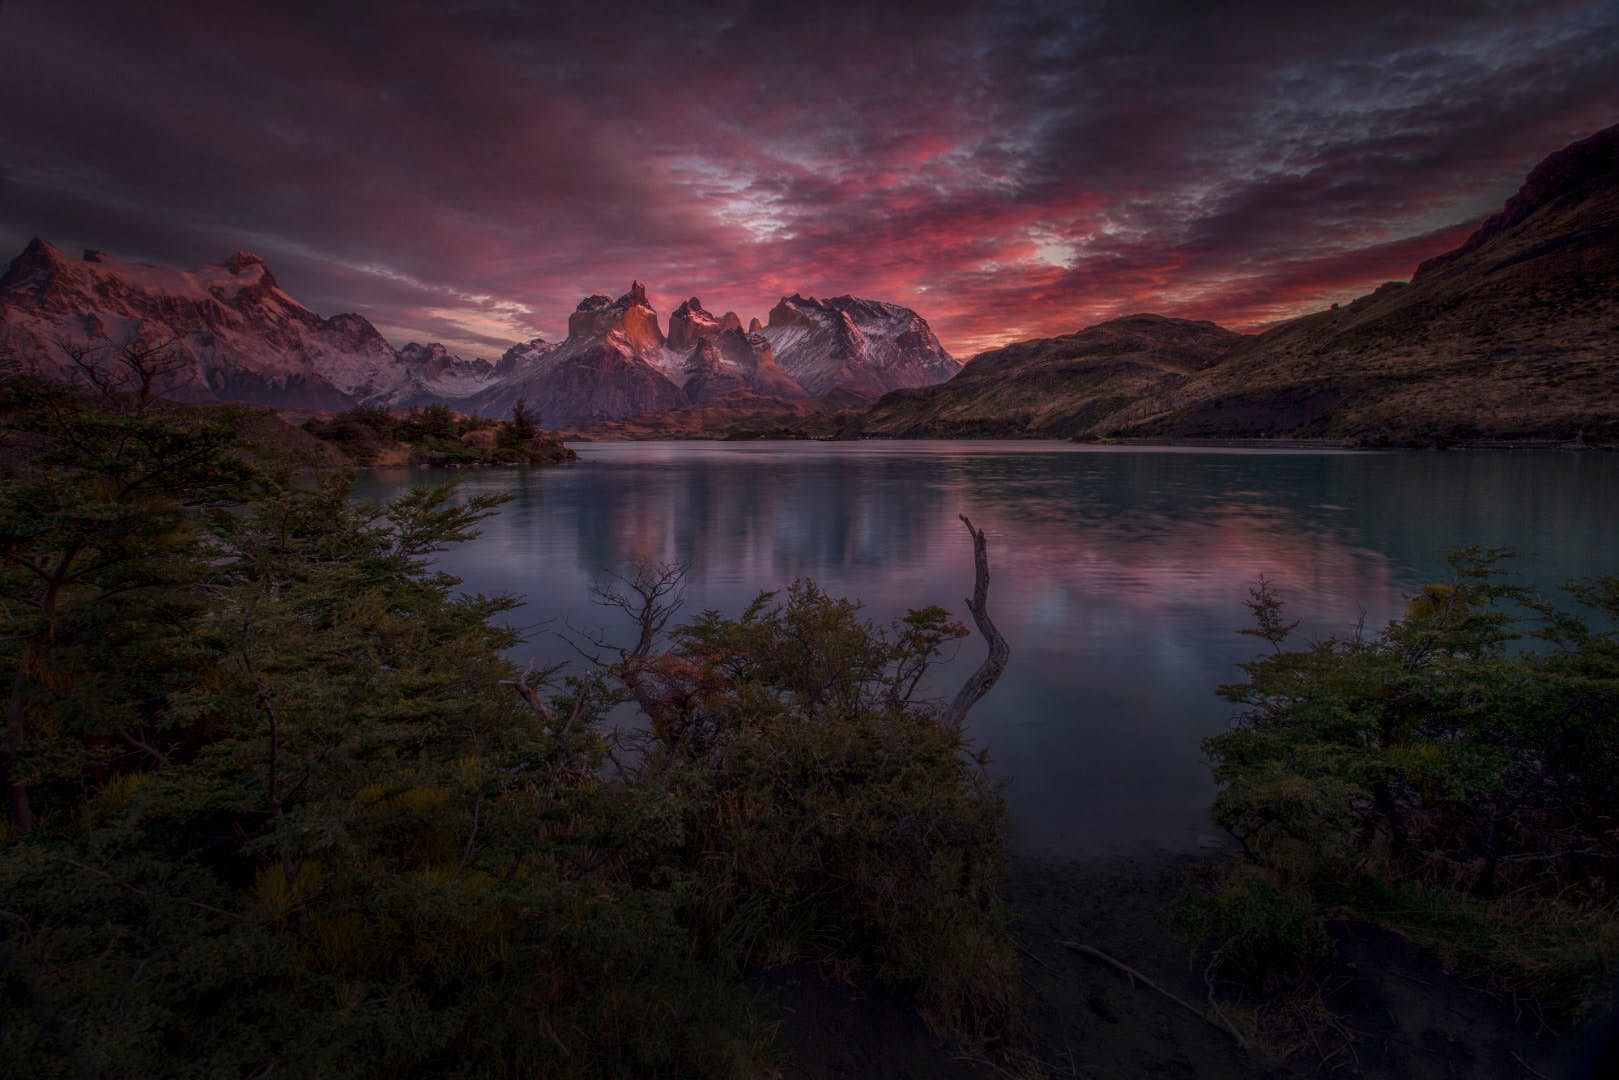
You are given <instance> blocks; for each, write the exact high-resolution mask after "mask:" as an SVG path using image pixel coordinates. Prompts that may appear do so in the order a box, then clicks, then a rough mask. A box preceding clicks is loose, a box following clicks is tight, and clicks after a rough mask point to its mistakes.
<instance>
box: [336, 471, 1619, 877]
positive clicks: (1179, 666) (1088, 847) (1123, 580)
mask: <svg viewBox="0 0 1619 1080" xmlns="http://www.w3.org/2000/svg"><path fill="white" fill-rule="evenodd" d="M580 449H581V454H582V461H581V462H580V464H578V465H576V466H572V467H568V468H562V469H554V470H537V471H485V472H474V473H467V474H462V477H461V478H462V484H463V487H464V489H465V490H466V491H468V492H482V491H504V492H509V493H511V494H512V495H514V496H515V499H514V501H513V503H512V504H511V505H509V506H508V507H507V508H506V509H505V511H504V512H503V513H502V514H501V515H500V516H499V517H498V518H496V519H494V520H492V521H491V522H490V523H489V524H488V526H487V528H486V529H485V533H484V535H483V537H481V538H480V539H479V540H478V541H477V542H475V543H474V544H472V545H469V546H467V547H465V548H463V549H461V550H458V551H454V552H451V553H449V554H447V555H446V556H445V558H444V563H445V566H446V568H447V569H449V570H450V571H451V572H453V573H455V574H457V575H459V576H461V577H463V578H464V579H465V580H466V584H467V587H468V588H471V589H477V590H480V591H485V592H511V593H518V594H521V595H523V596H525V597H526V598H527V599H528V602H529V604H528V607H527V608H526V609H525V610H524V612H523V613H522V617H521V620H520V621H522V622H523V623H524V624H525V625H535V626H536V630H535V633H534V635H533V637H532V640H531V644H530V649H529V651H530V652H531V653H532V654H533V655H536V656H539V657H541V658H546V659H551V658H555V659H562V658H565V657H566V655H567V653H566V650H565V648H564V647H563V646H561V645H560V643H559V642H557V641H556V639H555V638H554V636H553V635H551V634H549V633H548V632H546V630H545V628H544V627H543V626H541V625H539V623H540V621H541V620H548V619H549V620H557V621H558V622H560V621H562V620H568V621H571V622H573V623H575V624H584V625H590V626H598V625H601V624H602V622H603V621H604V615H603V613H602V612H601V611H600V609H598V608H595V607H594V606H593V605H592V604H591V603H590V601H589V595H588V594H589V586H590V584H591V583H592V582H595V581H599V580H601V579H602V578H603V577H604V576H605V575H607V574H609V573H612V572H615V571H621V570H623V569H624V568H625V567H627V566H629V565H631V564H632V563H634V562H635V561H637V560H643V559H661V560H666V561H676V562H683V563H686V564H688V565H689V566H690V568H691V570H690V578H689V583H690V589H689V593H688V597H689V599H688V603H689V605H690V607H691V609H693V610H696V609H698V608H703V607H714V608H720V609H725V610H737V609H739V608H740V607H741V606H742V605H743V604H745V603H746V602H747V601H748V600H749V599H751V598H752V596H753V595H754V594H755V593H756V592H758V591H759V590H761V589H767V588H774V587H778V586H781V585H783V584H785V583H787V582H789V581H791V580H792V579H793V578H795V577H800V576H806V577H813V578H815V579H816V580H817V581H819V582H820V583H821V584H822V585H823V586H825V587H826V588H828V589H829V590H831V591H834V592H838V593H843V594H845V595H849V596H857V597H860V598H861V599H863V600H864V601H865V602H866V604H867V606H868V608H869V609H870V611H871V613H872V614H873V615H874V616H876V617H879V618H888V617H891V616H894V615H897V614H899V613H901V612H903V611H904V610H905V609H906V608H908V607H914V606H919V605H922V604H928V603H941V604H944V605H946V606H949V607H951V608H952V609H954V610H957V611H960V612H962V613H963V614H964V612H965V609H964V605H963V603H962V601H961V599H960V598H961V597H963V596H964V595H965V593H966V590H967V589H968V587H969V585H970V581H971V573H972V570H971V551H970V545H969V543H968V541H967V537H966V534H965V531H964V530H963V529H962V526H961V524H960V522H959V521H958V520H957V515H958V514H961V513H966V514H968V515H970V516H971V517H972V518H973V520H974V522H975V523H976V524H978V525H980V526H981V527H984V528H985V529H986V531H987V532H988V534H989V539H990V549H991V560H992V564H993V567H994V579H995V581H994V588H993V591H992V597H991V603H992V610H993V612H994V614H995V616H996V619H997V621H998V622H999V623H1000V625H1001V627H1002V629H1003V630H1004V632H1005V633H1006V635H1007V637H1008V639H1009V640H1010V641H1011V643H1012V649H1013V660H1012V666H1011V667H1010V668H1009V670H1008V672H1007V675H1006V678H1005V679H1004V681H1003V682H1002V684H1001V685H1000V686H999V687H997V688H996V690H995V692H994V693H993V694H992V695H991V696H990V697H989V698H987V699H985V701H984V702H983V703H982V704H981V705H980V706H979V707H978V712H977V713H976V714H975V718H974V727H975V733H976V734H977V736H978V738H979V739H980V740H981V741H983V742H984V743H987V744H988V746H989V747H990V749H991V754H992V759H993V761H994V768H995V771H996V773H997V775H999V776H1001V777H1004V778H1005V779H1006V780H1007V781H1008V788H1007V798H1008V802H1009V804H1010V807H1011V810H1012V815H1013V822H1014V827H1015V830H1016V834H1017V838H1018V842H1019V843H1020V844H1021V845H1023V846H1024V847H1025V848H1026V849H1029V850H1035V851H1042V852H1053V853H1059V854H1065V855H1072V854H1080V853H1086V852H1095V851H1098V850H1105V849H1109V848H1115V847H1121V846H1132V845H1141V844H1150V845H1155V846H1168V847H1185V846H1189V845H1191V844H1193V843H1195V841H1196V837H1197V835H1198V834H1199V833H1200V832H1205V831H1207V829H1208V826H1207V825H1206V823H1205V810H1206V807H1207V804H1208V800H1209V796H1210V793H1211V787H1210V784H1209V780H1208V776H1207V772H1206V769H1205V768H1204V765H1203V763H1202V760H1201V757H1200V751H1199V746H1198V743H1199V739H1200V738H1201V737H1202V736H1203V735H1205V734H1208V733H1209V732H1211V731H1214V730H1217V729H1219V728H1220V727H1221V726H1222V725H1223V724H1224V722H1225V720H1226V717H1227V716H1228V715H1229V707H1228V706H1227V705H1226V704H1225V703H1223V702H1221V701H1220V700H1219V699H1218V698H1216V697H1215V695H1214V688H1215V687H1216V686H1217V685H1218V684H1219V683H1221V682H1225V681H1229V680H1230V679H1231V678H1232V676H1233V675H1234V674H1235V671H1234V668H1233V665H1234V664H1235V663H1236V662H1237V661H1238V660H1240V659H1242V658H1244V657H1245V656H1246V655H1248V654H1249V653H1250V652H1251V651H1252V646H1253V642H1252V640H1251V639H1246V638H1242V637H1240V636H1239V635H1237V634H1236V633H1235V631H1236V629H1238V628H1239V627H1240V626H1242V625H1243V622H1244V612H1243V610H1242V608H1241V606H1240V605H1241V601H1242V599H1243V598H1244V596H1245V595H1246V590H1247V588H1248V586H1249V585H1250V584H1251V583H1252V582H1253V581H1254V580H1255V579H1256V578H1257V577H1258V576H1259V575H1260V574H1264V575H1266V576H1267V577H1269V578H1270V579H1271V580H1272V581H1273V582H1275V583H1276V585H1277V587H1278V588H1279V589H1280V591H1281V592H1282V593H1283V595H1284V597H1285V598H1286V599H1287V600H1288V601H1289V603H1290V604H1291V605H1292V606H1293V607H1294V608H1295V609H1296V611H1297V613H1298V614H1300V615H1303V616H1304V617H1305V619H1306V624H1305V627H1304V630H1305V632H1308V633H1315V634H1327V633H1342V632H1345V631H1347V630H1348V629H1349V628H1351V627H1352V626H1353V625H1354V623H1355V621H1356V620H1357V619H1358V618H1360V617H1361V614H1362V612H1363V611H1364V613H1365V617H1366V618H1367V620H1368V622H1369V624H1372V625H1375V624H1377V623H1378V622H1381V621H1382V620H1384V619H1386V618H1388V617H1389V616H1390V615H1391V614H1393V613H1395V612H1396V611H1397V610H1398V609H1399V607H1400V605H1401V596H1402V594H1403V593H1405V592H1408V591H1409V590H1411V589H1412V588H1414V587H1416V586H1417V585H1420V584H1421V583H1422V582H1424V581H1426V580H1431V579H1433V578H1434V577H1436V576H1438V575H1440V574H1442V572H1443V568H1444V554H1445V553H1446V552H1447V551H1449V550H1452V549H1454V548H1457V547H1460V546H1463V545H1466V544H1483V545H1491V546H1502V547H1513V548H1517V549H1520V550H1524V551H1531V552H1534V553H1535V557H1534V558H1533V559H1531V560H1527V561H1526V563H1525V569H1526V571H1528V574H1529V576H1530V577H1531V578H1532V579H1533V580H1534V581H1536V582H1537V583H1542V584H1549V583H1555V582H1560V581H1563V580H1566V579H1568V578H1571V577H1576V576H1582V575H1589V574H1596V573H1616V572H1619V551H1616V545H1615V544H1614V543H1613V541H1614V538H1615V536H1616V535H1619V528H1616V526H1619V504H1616V503H1615V502H1614V501H1613V500H1612V499H1610V498H1608V497H1607V496H1608V494H1609V493H1610V492H1613V491H1616V490H1619V484H1616V483H1615V482H1616V481H1619V458H1615V457H1614V456H1612V455H1599V454H1558V453H1535V454H1525V453H1477V454H1472V453H1469V454H1433V453H1398V454H1343V453H1315V452H1310V453H1304V452H1293V453H1251V452H1230V451H1228V452H1209V451H1195V452H1192V451H1148V450H1127V451H1126V450H1104V449H1088V448H1078V447H1068V446H1061V445H1045V444H1010V445H1009V444H1004V443H988V444H982V443H899V444H870V443H859V444H804V443H791V444H741V445H718V444H693V443H684V444H592V445H587V446H583V447H581V448H580ZM430 478H431V474H424V473H421V472H415V473H395V474H380V473H379V474H374V475H372V476H369V477H367V478H366V482H365V486H366V488H367V489H368V493H371V494H385V493H387V492H388V491H391V490H397V489H399V488H402V487H404V486H406V485H408V484H409V483H411V482H413V481H414V482H418V483H419V482H422V481H423V480H425V479H430ZM551 625H554V624H551ZM978 655H979V654H978V645H977V643H976V642H975V643H973V644H972V645H971V646H970V647H969V648H968V649H967V651H966V652H964V653H963V655H961V656H960V657H958V658H957V659H956V661H955V662H954V666H953V668H952V669H951V670H947V671H946V672H944V673H943V678H944V680H945V682H944V686H943V689H951V688H953V686H954V683H955V680H956V679H957V678H958V677H959V676H960V675H961V674H963V673H965V671H967V670H969V669H970V667H971V665H973V664H976V663H977V661H978Z"/></svg>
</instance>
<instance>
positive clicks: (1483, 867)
mask: <svg viewBox="0 0 1619 1080" xmlns="http://www.w3.org/2000/svg"><path fill="white" fill-rule="evenodd" d="M1500 558H1501V553H1498V552H1487V551H1477V550H1474V551H1466V552H1462V553H1460V554H1459V555H1457V556H1455V557H1454V558H1453V560H1452V563H1453V566H1454V567H1455V570H1456V575H1455V577H1454V579H1453V580H1452V581H1450V582H1449V583H1446V584H1443V585H1434V586H1430V587H1428V588H1426V589H1424V590H1422V591H1421V592H1420V593H1419V594H1418V595H1417V596H1416V597H1414V598H1413V599H1412V601H1411V604H1410V608H1409V610H1408V611H1407V613H1406V614H1405V616H1404V617H1403V618H1400V619H1396V620H1394V621H1393V622H1391V623H1390V624H1389V625H1388V626H1387V627H1386V628H1384V629H1383V630H1382V631H1381V632H1380V633H1378V634H1376V635H1375V636H1373V637H1370V638H1365V637H1362V636H1359V635H1357V636H1356V637H1355V638H1354V639H1352V640H1347V641H1340V640H1329V641H1325V642H1320V643H1318V644H1315V645H1312V646H1309V647H1307V648H1303V649H1297V650H1292V649H1288V648H1285V647H1284V646H1285V644H1286V642H1287V640H1288V638H1289V636H1290V634H1291V632H1292V629H1293V626H1292V625H1291V624H1289V623H1288V622H1287V621H1286V620H1285V619H1284V618H1283V616H1282V613H1281V606H1280V602H1279V601H1278V600H1277V599H1276V597H1275V596H1274V595H1273V594H1272V593H1271V592H1270V590H1269V588H1268V586H1265V585H1264V584H1263V583H1261V586H1260V588H1258V589H1256V590H1255V591H1254V595H1253V599H1252V601H1251V602H1250V604H1249V606H1250V608H1251V609H1252V610H1253V611H1254V613H1255V616H1256V622H1257V629H1256V630H1254V631H1253V633H1255V634H1256V635H1257V636H1259V637H1261V638H1264V639H1265V640H1267V641H1268V642H1269V644H1270V645H1271V652H1270V653H1269V654H1267V655H1263V656H1261V657H1259V658H1257V659H1255V660H1254V661H1252V662H1250V663H1248V664H1245V665H1244V666H1243V667H1244V671H1245V672H1246V673H1247V676H1248V677H1247V680H1246V681H1244V682H1242V683H1239V684H1236V685H1233V686H1229V687H1225V688H1224V689H1223V690H1222V693H1224V694H1225V696H1226V697H1228V698H1229V699H1230V700H1232V701H1235V702H1237V703H1239V704H1241V705H1242V706H1243V712H1242V713H1241V715H1240V716H1239V717H1238V719H1237V721H1236V724H1235V725H1234V727H1233V729H1232V730H1231V731H1229V732H1226V733H1224V734H1220V735H1216V736H1214V737H1212V738H1210V739H1208V740H1207V741H1206V743H1205V746H1206V748H1207V751H1208V753H1209V756H1210V758H1211V760H1212V762H1213V765H1214V773H1215V777H1216V779H1217V781H1218V782H1219V784H1220V792H1219V794H1218V796H1217V798H1216V802H1215V817H1216V819H1217V820H1218V821H1219V822H1220V824H1221V825H1223V826H1224V827H1225V828H1226V829H1228V830H1229V831H1230V832H1231V833H1232V834H1233V835H1234V836H1235V837H1236V838H1237V839H1238V840H1239V841H1240V842H1241V844H1242V846H1243V848H1244V851H1245V853H1246V855H1247V857H1248V858H1249V859H1250V860H1251V861H1253V862H1254V863H1255V864H1256V865H1257V866H1259V867H1263V868H1264V870H1265V871H1266V872H1267V874H1268V875H1269V878H1270V880H1272V881H1274V882H1276V883H1277V884H1278V885H1279V886H1280V887H1284V888H1286V889H1289V890H1296V891H1298V892H1299V893H1300V894H1301V895H1309V896H1312V897H1314V898H1316V900H1317V901H1318V902H1321V903H1324V904H1330V905H1336V906H1339V907H1341V908H1342V909H1344V910H1346V911H1348V912H1349V913H1351V914H1356V915H1359V916H1362V917H1366V918H1370V919H1374V920H1376V921H1379V922H1382V923H1384V924H1385V925H1388V926H1390V927H1393V928H1395V929H1397V930H1400V931H1402V932H1405V933H1408V934H1410V935H1411V936H1413V937H1415V938H1417V939H1418V940H1422V941H1425V942H1427V943H1429V944H1432V945H1434V946H1435V947H1438V948H1440V951H1441V952H1442V954H1443V955H1445V956H1446V957H1447V958H1448V959H1451V960H1454V961H1455V962H1458V963H1462V964H1465V965H1466V966H1468V967H1470V968H1473V969H1475V970H1481V971H1485V972H1487V973H1489V974H1490V975H1491V976H1492V977H1494V978H1496V979H1497V980H1498V981H1500V982H1501V983H1503V984H1506V985H1511V986H1514V987H1517V988H1521V989H1526V990H1528V991H1530V992H1531V993H1533V994H1536V995H1538V996H1539V997H1540V998H1541V999H1542V1001H1543V1003H1544V1004H1546V1005H1548V1006H1549V1007H1551V1008H1553V1009H1557V1010H1560V1011H1563V1012H1565V1013H1571V1014H1572V1013H1578V1012H1579V1011H1580V1010H1581V1009H1582V1008H1583V1007H1584V1006H1585V1004H1586V1003H1587V1000H1588V995H1589V994H1590V993H1591V991H1592V988H1593V983H1594V981H1595V980H1594V977H1595V976H1597V975H1599V974H1600V973H1601V972H1603V971H1604V970H1606V969H1608V968H1610V967H1611V966H1612V965H1613V963H1614V961H1615V959H1616V957H1619V935H1616V933H1615V929H1614V928H1615V927H1616V926H1619V906H1616V904H1619V901H1616V895H1619V894H1616V891H1615V890H1616V887H1619V830H1616V825H1615V823H1616V822H1619V634H1616V633H1615V632H1614V630H1613V629H1612V621H1613V619H1614V618H1615V617H1616V616H1619V582H1616V581H1615V580H1613V579H1607V580H1603V581H1598V582H1591V583H1586V584H1581V585H1575V586H1571V587H1570V588H1571V591H1572V594H1573V596H1574V597H1575V599H1576V600H1577V601H1579V603H1580V605H1581V608H1582V610H1580V611H1571V610H1560V609H1558V608H1555V607H1553V606H1552V605H1550V604H1547V603H1546V602H1544V601H1543V600H1541V599H1540V598H1539V597H1537V596H1535V595H1533V594H1531V593H1529V592H1528V591H1526V590H1524V589H1522V588H1519V587H1517V586H1513V585H1510V584H1507V583H1505V582H1503V581H1502V580H1501V578H1502V572H1501V570H1500V567H1499V561H1500ZM1604 627H1606V628H1604ZM1402 897H1403V898H1405V899H1398V898H1402ZM1419 898H1420V899H1419ZM1446 923H1449V924H1450V929H1448V930H1447V929H1446V928H1445V924H1446ZM1510 943H1517V944H1516V945H1514V944H1510Z"/></svg>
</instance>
